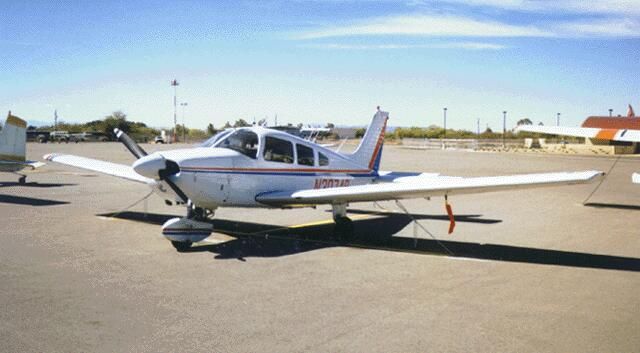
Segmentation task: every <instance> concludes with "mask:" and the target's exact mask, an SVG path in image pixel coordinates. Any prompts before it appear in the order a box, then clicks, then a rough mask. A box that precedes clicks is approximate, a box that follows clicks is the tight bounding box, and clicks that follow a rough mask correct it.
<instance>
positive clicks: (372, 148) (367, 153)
mask: <svg viewBox="0 0 640 353" xmlns="http://www.w3.org/2000/svg"><path fill="white" fill-rule="evenodd" d="M388 119H389V113H388V112H383V111H381V110H380V109H379V108H378V112H377V113H376V114H375V115H374V116H373V119H372V120H371V123H370V124H369V127H367V132H365V134H364V137H363V138H362V141H361V142H360V145H359V146H358V148H357V149H356V150H355V152H353V153H352V154H351V155H350V156H349V157H350V158H351V159H352V160H354V161H355V162H356V163H358V164H359V165H362V166H367V168H368V169H369V170H378V167H379V166H380V159H381V156H382V145H383V144H384V134H385V130H386V129H387V120H388Z"/></svg>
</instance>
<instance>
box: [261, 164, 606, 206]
mask: <svg viewBox="0 0 640 353" xmlns="http://www.w3.org/2000/svg"><path fill="white" fill-rule="evenodd" d="M602 176H604V173H603V172H600V171H583V172H563V173H541V174H521V175H510V176H494V177H474V178H462V177H445V176H434V177H429V178H423V179H422V180H421V178H412V179H410V180H411V181H410V182H392V183H378V184H368V185H357V186H347V187H338V188H329V189H308V190H298V191H291V192H270V193H263V194H260V195H258V196H256V200H257V201H258V202H260V203H263V204H267V205H271V206H288V205H314V204H337V203H350V202H367V201H386V200H400V199H412V198H422V197H431V196H444V195H460V194H479V193H485V192H492V191H504V190H515V189H528V188H537V187H547V186H555V185H571V184H584V183H589V182H593V181H595V180H598V179H599V178H601V177H602Z"/></svg>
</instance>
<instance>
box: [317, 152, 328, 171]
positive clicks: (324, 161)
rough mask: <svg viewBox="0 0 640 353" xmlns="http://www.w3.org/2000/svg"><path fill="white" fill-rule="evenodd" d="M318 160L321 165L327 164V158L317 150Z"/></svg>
mask: <svg viewBox="0 0 640 353" xmlns="http://www.w3.org/2000/svg"><path fill="white" fill-rule="evenodd" d="M318 161H319V162H320V166H321V167H322V166H325V165H329V158H328V157H327V156H325V155H324V154H322V153H320V152H318Z"/></svg>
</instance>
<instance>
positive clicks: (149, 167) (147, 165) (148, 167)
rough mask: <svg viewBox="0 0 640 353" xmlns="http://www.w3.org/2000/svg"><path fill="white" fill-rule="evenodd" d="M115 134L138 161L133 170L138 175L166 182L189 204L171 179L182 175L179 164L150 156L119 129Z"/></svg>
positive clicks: (154, 155)
mask: <svg viewBox="0 0 640 353" xmlns="http://www.w3.org/2000/svg"><path fill="white" fill-rule="evenodd" d="M113 133H114V134H115V135H116V137H117V138H118V140H119V141H120V142H122V143H123V144H124V145H125V147H127V149H128V150H129V151H130V152H131V153H132V154H133V155H134V156H135V157H136V158H137V159H138V160H137V161H135V162H134V163H133V169H134V170H135V171H136V172H137V173H138V174H140V175H144V176H146V177H149V178H153V179H159V180H160V181H163V182H165V183H166V184H167V185H169V187H170V188H171V190H173V192H174V193H175V194H176V195H178V197H179V198H180V199H181V201H182V202H184V203H188V202H189V197H188V196H187V195H186V194H185V193H184V191H182V190H181V189H180V188H179V187H178V185H176V184H175V183H174V182H173V181H172V180H171V179H170V177H171V176H173V175H176V174H178V173H180V166H179V165H178V163H176V162H175V161H172V160H170V159H165V158H164V157H163V156H162V155H159V154H152V155H149V154H148V153H147V152H146V151H145V150H143V149H142V147H140V146H139V145H138V144H137V143H136V142H135V141H134V140H133V139H132V138H131V137H129V135H127V134H126V133H125V132H124V131H122V130H120V129H118V128H115V129H113ZM162 166H164V168H162ZM156 173H157V175H156Z"/></svg>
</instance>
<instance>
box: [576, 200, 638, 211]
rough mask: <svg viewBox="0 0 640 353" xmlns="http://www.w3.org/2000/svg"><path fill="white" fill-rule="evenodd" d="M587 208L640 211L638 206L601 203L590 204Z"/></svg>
mask: <svg viewBox="0 0 640 353" xmlns="http://www.w3.org/2000/svg"><path fill="white" fill-rule="evenodd" d="M584 205H585V206H587V207H595V208H615V209H619V210H634V211H640V206H637V205H624V204H619V203H599V202H588V203H585V204H584Z"/></svg>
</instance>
